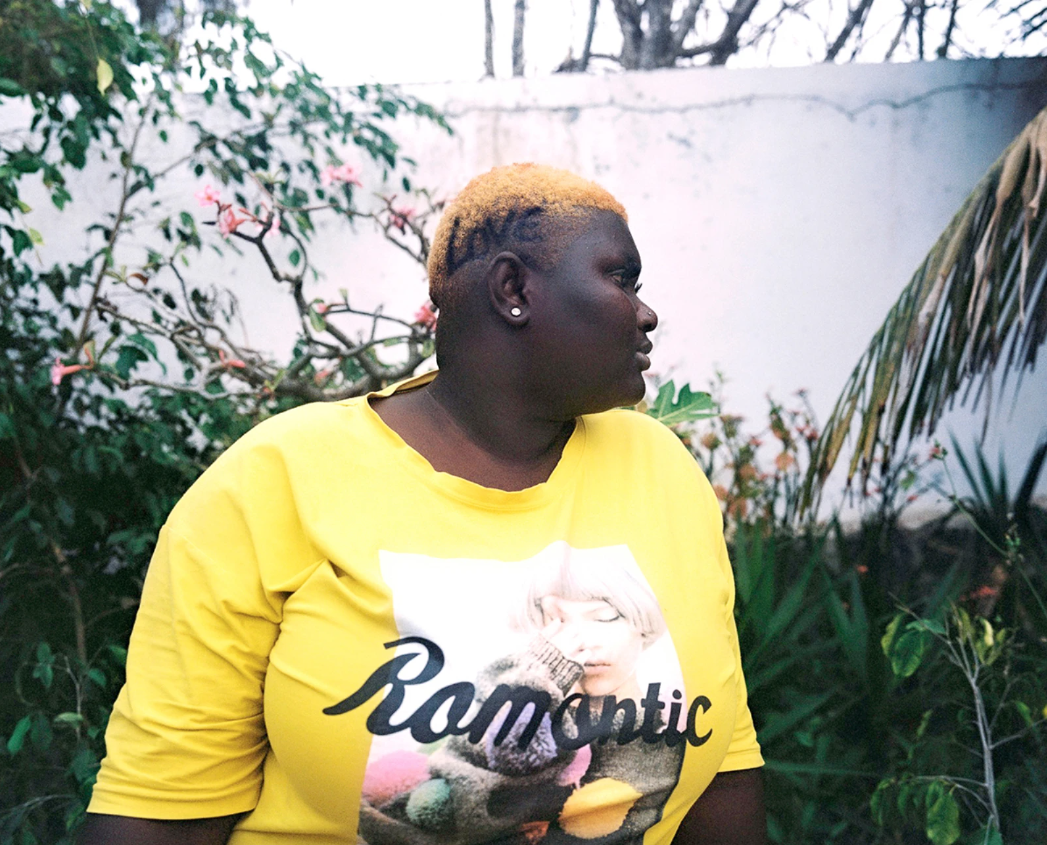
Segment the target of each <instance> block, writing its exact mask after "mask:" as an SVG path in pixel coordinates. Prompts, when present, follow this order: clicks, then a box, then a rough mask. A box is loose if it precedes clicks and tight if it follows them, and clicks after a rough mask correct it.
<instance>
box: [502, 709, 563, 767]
mask: <svg viewBox="0 0 1047 845" xmlns="http://www.w3.org/2000/svg"><path fill="white" fill-rule="evenodd" d="M512 712H513V711H512V709H511V708H510V706H509V705H508V704H507V705H506V706H505V707H503V708H502V709H501V710H500V711H499V712H498V715H497V716H495V717H494V719H492V720H491V726H490V727H489V728H488V729H487V733H486V734H484V753H485V754H486V756H487V767H488V768H489V769H491V770H492V771H495V772H498V774H500V775H514V776H517V775H529V774H531V773H532V772H536V771H538V770H539V769H544V768H545V767H546V766H548V765H549V764H551V763H552V762H553V761H554V760H555V759H556V755H557V753H558V751H557V748H556V740H555V739H554V738H553V723H552V720H551V719H550V718H549V714H548V713H543V714H542V721H541V722H540V723H539V725H538V730H537V732H536V733H535V735H534V736H533V737H531V739H530V740H529V741H528V742H526V743H525V744H524V747H523V748H521V747H520V737H521V736H523V733H524V731H525V730H527V728H528V727H529V726H530V724H531V719H532V717H533V716H534V703H533V702H528V703H527V704H526V705H524V707H523V709H522V710H521V711H520V715H519V716H518V717H517V719H516V721H515V722H513V724H512V726H511V727H510V728H509V731H508V732H507V734H506V736H505V737H504V738H503V739H502V741H501V742H500V743H498V744H495V739H496V738H497V737H498V734H499V732H500V731H501V730H502V727H503V726H504V725H505V720H506V719H507V718H508V717H509V715H510V714H511V713H512Z"/></svg>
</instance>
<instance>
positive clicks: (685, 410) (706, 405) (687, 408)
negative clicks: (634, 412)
mask: <svg viewBox="0 0 1047 845" xmlns="http://www.w3.org/2000/svg"><path fill="white" fill-rule="evenodd" d="M674 397H675V399H674ZM647 413H648V414H649V415H650V416H652V417H654V418H655V419H656V420H658V421H659V422H661V423H665V425H668V426H674V425H680V424H682V423H689V422H695V421H696V420H701V419H705V418H707V417H714V416H716V414H717V408H716V403H715V402H714V401H713V398H712V396H710V395H709V394H708V393H706V392H704V391H701V390H698V391H695V390H691V386H690V385H689V384H685V385H684V386H683V387H681V388H680V393H679V395H678V396H677V395H676V385H675V384H674V383H673V382H672V381H671V380H670V381H667V382H666V383H665V384H663V385H662V386H661V388H659V390H658V396H657V397H656V398H655V400H654V402H652V403H651V405H650V407H649V408H648V409H647Z"/></svg>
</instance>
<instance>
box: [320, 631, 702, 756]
mask: <svg viewBox="0 0 1047 845" xmlns="http://www.w3.org/2000/svg"><path fill="white" fill-rule="evenodd" d="M409 644H417V645H420V646H422V647H423V648H424V649H425V653H426V662H425V665H424V666H423V667H422V669H421V671H419V672H418V673H417V674H415V675H413V676H409V677H404V676H403V672H404V670H405V668H406V667H407V666H408V664H410V663H411V662H413V661H414V660H415V658H417V657H421V656H422V653H421V652H413V653H410V654H401V655H398V656H396V657H394V658H392V659H391V660H389V661H388V662H386V663H383V664H382V665H381V666H379V667H378V668H377V669H376V670H375V671H374V672H372V673H371V676H370V677H369V678H368V679H367V680H366V681H364V683H363V685H362V686H361V687H360V688H359V689H358V690H357V691H356V692H354V693H353V694H352V695H350V696H348V697H347V698H344V699H342V701H340V702H338V703H337V704H334V705H332V706H330V707H325V708H324V711H323V712H324V713H325V714H326V715H328V716H338V715H341V714H342V713H348V712H349V711H350V710H355V709H356V708H358V707H360V706H361V705H363V704H365V703H367V702H368V701H369V700H370V699H371V698H372V697H373V696H374V695H375V694H376V693H378V692H379V691H381V690H382V689H383V688H385V687H386V686H388V687H389V688H390V689H389V692H388V694H387V695H386V696H385V698H383V699H382V701H381V702H379V704H378V705H377V706H376V707H375V708H374V710H373V711H372V712H371V714H370V715H369V716H368V717H367V723H366V724H367V729H368V730H369V731H370V732H371V733H372V734H375V735H376V736H384V735H387V734H394V733H397V732H399V731H410V733H411V736H412V737H413V738H414V739H415V741H417V742H419V743H422V744H425V743H430V742H435V741H437V740H439V739H443V738H444V737H446V736H450V735H465V736H466V738H467V739H468V741H469V742H471V743H478V742H480V741H481V740H482V739H483V737H484V735H485V734H486V733H487V730H488V728H490V727H491V725H492V723H493V722H494V721H495V719H496V717H498V714H499V713H500V712H501V711H502V710H503V708H504V707H505V706H506V705H507V704H508V705H509V713H508V716H507V717H506V718H505V719H504V721H502V723H501V726H500V728H499V730H498V733H497V735H496V736H495V738H494V744H495V745H500V744H501V743H502V742H503V741H504V740H505V739H506V737H507V736H509V734H510V732H511V731H512V729H513V728H514V726H515V725H516V724H517V722H518V721H520V720H522V719H525V718H526V719H528V720H529V721H528V723H527V725H526V727H525V728H524V729H523V731H522V732H520V733H519V737H518V739H517V740H516V741H517V744H518V746H519V747H520V748H521V749H523V748H525V747H526V746H527V745H528V744H529V743H530V742H531V740H532V739H533V738H534V736H535V734H536V733H537V732H538V730H539V728H540V727H541V725H542V722H543V719H545V718H546V716H547V714H548V713H549V709H550V707H551V705H552V696H551V695H550V694H549V693H548V692H546V691H544V690H538V689H533V688H531V687H527V686H511V685H509V684H499V685H498V686H497V687H495V689H494V690H493V691H492V692H491V694H490V695H489V696H488V697H487V699H486V700H485V701H484V702H483V703H482V704H481V705H480V708H479V710H478V711H476V714H475V716H473V718H472V719H471V720H468V721H467V717H468V715H469V713H470V711H471V710H473V709H474V708H473V704H474V701H475V696H476V687H475V686H474V685H473V684H471V683H468V682H466V681H460V682H457V683H453V684H448V685H447V686H445V687H441V688H440V689H438V690H437V691H436V692H434V693H433V694H432V695H431V696H430V697H429V698H428V699H427V700H426V701H425V702H423V703H422V704H421V706H419V707H418V708H417V709H416V710H415V711H414V712H413V713H411V714H410V715H408V716H407V717H406V718H404V719H403V720H402V721H400V722H397V723H395V724H394V723H393V721H392V720H393V717H394V716H395V714H396V711H397V710H398V709H399V707H400V705H401V704H402V703H403V700H404V691H405V690H406V688H407V687H409V686H413V685H416V684H423V683H425V682H427V681H430V680H432V679H433V678H435V677H436V676H437V675H438V674H439V673H440V671H441V670H442V669H443V666H444V655H443V651H442V650H441V649H440V647H439V646H438V645H437V644H436V643H434V642H432V641H431V640H427V639H425V638H424V637H404V638H403V639H400V640H395V641H393V642H389V643H386V644H385V647H386V648H396V647H397V646H401V645H409ZM660 692H661V684H658V683H652V684H648V686H647V693H646V695H644V697H643V698H642V699H641V700H640V702H639V706H640V708H642V710H643V715H642V718H639V717H640V713H639V711H638V709H637V702H636V701H634V700H633V699H631V698H625V699H622V700H621V701H618V700H617V699H616V698H615V697H614V696H613V695H608V696H602V697H600V698H599V699H597V700H598V701H600V702H601V706H600V716H599V718H598V719H595V720H594V719H593V717H592V710H591V709H590V703H591V697H590V696H588V695H584V694H581V693H574V694H573V695H569V696H567V697H566V698H565V699H564V700H563V702H562V703H561V704H560V705H559V706H558V707H557V708H556V710H555V711H554V712H553V713H552V724H551V727H552V733H553V738H554V739H555V741H556V745H557V746H558V747H559V748H561V749H565V750H573V749H577V748H581V747H582V746H583V745H588V744H590V743H592V742H597V741H598V742H599V743H600V744H604V743H606V742H607V741H608V740H610V739H612V738H614V739H615V741H616V742H617V744H619V745H625V744H626V743H629V742H632V741H634V740H636V739H641V740H642V741H643V742H645V743H648V744H651V745H654V744H657V743H664V744H665V745H666V746H668V747H670V748H671V747H673V746H676V745H679V744H680V743H682V742H684V741H685V740H686V742H688V743H689V744H690V745H693V746H700V745H704V744H705V743H706V742H708V740H709V737H710V736H712V730H711V729H710V730H708V731H706V732H705V733H704V734H701V735H699V733H698V724H697V723H698V720H699V718H700V716H701V715H702V714H704V713H705V712H706V711H708V710H709V708H710V707H712V702H711V701H710V700H709V699H708V698H706V697H705V696H704V695H699V696H697V697H696V698H695V699H694V700H693V701H692V702H691V705H690V707H689V708H688V710H687V727H686V729H685V730H683V731H681V730H680V729H679V728H678V727H677V726H678V725H679V724H680V721H681V716H682V713H683V694H682V693H681V692H680V691H679V690H673V693H672V697H673V699H674V700H673V702H672V703H671V704H670V705H669V714H668V718H666V717H665V716H664V715H663V714H662V713H661V711H662V710H664V709H665V707H666V705H665V702H663V701H661V700H660V698H659V694H660ZM446 705H449V706H448V707H447V718H446V722H447V724H446V726H445V727H443V728H440V729H437V730H434V728H433V719H434V717H435V716H436V714H437V712H438V711H440V710H441V709H443V708H444V707H445V706H446ZM525 714H527V715H526V716H525ZM569 714H570V717H569V718H568V715H569ZM619 714H621V716H620V717H619ZM565 722H566V723H567V725H565ZM616 722H618V723H619V727H618V728H617V730H616V729H615V723H616ZM638 722H639V724H637V723H638ZM571 726H573V735H570V734H569V733H568V731H567V730H566V727H571ZM659 727H662V729H661V730H659Z"/></svg>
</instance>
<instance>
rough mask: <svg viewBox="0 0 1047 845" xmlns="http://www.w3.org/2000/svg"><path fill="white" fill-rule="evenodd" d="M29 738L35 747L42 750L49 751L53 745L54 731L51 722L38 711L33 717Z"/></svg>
mask: <svg viewBox="0 0 1047 845" xmlns="http://www.w3.org/2000/svg"><path fill="white" fill-rule="evenodd" d="M29 739H30V740H31V741H32V743H33V747H34V748H37V749H39V750H40V751H47V749H48V748H50V747H51V741H52V740H53V739H54V731H52V730H51V723H50V722H49V721H48V720H47V719H46V718H44V716H43V715H42V714H39V713H38V714H37V715H36V717H35V718H34V719H33V725H32V727H31V728H30V729H29Z"/></svg>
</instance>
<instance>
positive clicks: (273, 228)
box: [263, 206, 280, 238]
mask: <svg viewBox="0 0 1047 845" xmlns="http://www.w3.org/2000/svg"><path fill="white" fill-rule="evenodd" d="M263 208H264V206H263ZM265 211H266V213H267V214H268V211H269V209H265ZM279 234H280V212H279V211H274V212H273V218H272V222H271V223H270V224H269V231H267V232H266V233H265V237H267V238H275V237H276V236H277V235H279Z"/></svg>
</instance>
